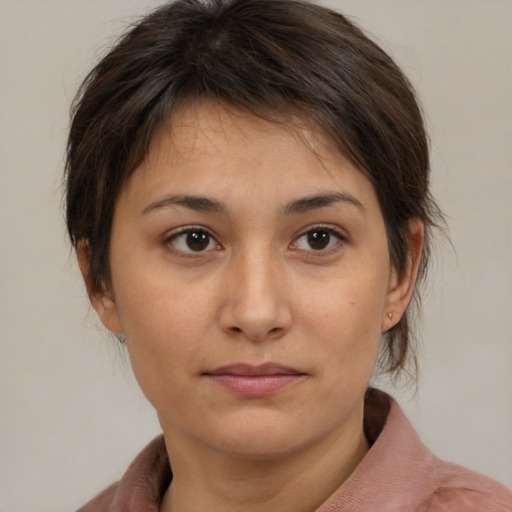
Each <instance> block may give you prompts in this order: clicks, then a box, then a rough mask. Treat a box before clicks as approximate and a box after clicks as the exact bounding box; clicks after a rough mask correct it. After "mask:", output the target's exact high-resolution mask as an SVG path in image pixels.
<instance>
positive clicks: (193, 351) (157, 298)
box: [117, 274, 214, 402]
mask: <svg viewBox="0 0 512 512" xmlns="http://www.w3.org/2000/svg"><path fill="white" fill-rule="evenodd" d="M131 275H132V276H134V274H131ZM164 282H165V283H166V284H162V283H164ZM128 284H129V286H126V285H128ZM187 290H188V288H187V287H186V286H182V285H180V284H177V283H172V281H171V283H169V280H167V281H164V280H163V279H156V278H154V277H153V278H152V277H151V276H141V277H140V278H139V276H137V277H135V276H134V277H133V279H131V280H130V282H129V283H123V282H120V283H119V285H118V287H117V293H118V296H119V303H118V311H119V317H120V320H121V324H122V325H123V328H124V333H125V336H126V340H127V347H128V351H129V354H130V360H131V363H132V367H133V371H134V373H135V376H136V378H137V380H138V382H139V384H140V386H141V388H142V390H143V391H144V392H145V393H146V395H148V398H149V399H150V401H152V402H153V401H154V399H155V397H154V396H150V395H153V394H154V392H155V390H156V393H158V390H159V389H169V388H171V386H170V383H171V381H172V389H176V390H178V389H179V381H180V376H182V375H184V373H185V370H188V371H194V369H195V368H200V367H201V361H202V359H203V358H204V353H205V350H206V346H205V345H207V340H208V339H209V336H208V332H209V330H210V329H211V326H212V324H213V322H212V316H213V314H214V312H213V309H212V304H213V302H214V301H213V300H212V299H211V296H210V295H209V294H208V293H207V292H206V291H203V293H202V294H201V295H199V296H198V295H197V294H195V293H187Z"/></svg>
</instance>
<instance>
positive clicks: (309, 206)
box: [284, 192, 366, 215]
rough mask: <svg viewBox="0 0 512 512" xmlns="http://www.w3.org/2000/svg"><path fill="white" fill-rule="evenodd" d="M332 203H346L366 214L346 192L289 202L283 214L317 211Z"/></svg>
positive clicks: (315, 195) (359, 202)
mask: <svg viewBox="0 0 512 512" xmlns="http://www.w3.org/2000/svg"><path fill="white" fill-rule="evenodd" d="M333 203H346V204H350V205H353V206H355V207H356V208H358V209H359V210H361V212H363V213H364V212H366V209H365V207H364V206H363V204H362V203H361V201H359V199H356V198H355V197H354V196H352V195H350V194H348V193H346V192H328V193H325V194H314V195H311V196H307V197H301V198H300V199H295V200H294V201H291V202H289V203H288V204H287V205H286V207H285V209H284V212H285V214H286V215H290V214H300V213H306V212H308V211H311V210H317V209H319V208H323V207H325V206H330V205H331V204H333Z"/></svg>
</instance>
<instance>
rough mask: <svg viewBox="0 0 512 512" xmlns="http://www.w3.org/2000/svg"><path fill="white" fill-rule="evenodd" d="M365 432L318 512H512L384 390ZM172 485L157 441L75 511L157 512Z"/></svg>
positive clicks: (373, 393) (369, 408)
mask: <svg viewBox="0 0 512 512" xmlns="http://www.w3.org/2000/svg"><path fill="white" fill-rule="evenodd" d="M365 433H366V436H367V437H368V439H369V441H370V444H371V445H372V447H371V449H370V451H369V452H368V453H367V455H366V457H365V458H364V459H363V460H362V462H361V463H360V464H359V466H358V467H357V468H356V470H355V471H354V472H353V473H352V475H351V476H350V478H349V479H348V480H346V481H345V482H344V483H343V485H341V487H339V489H338V490H337V491H336V492H335V493H334V494H332V495H331V496H330V497H329V498H328V499H327V501H326V502H325V503H324V504H323V505H322V506H321V507H320V508H318V509H317V510H316V511H315V512H363V511H364V512H512V491H511V490H510V489H507V488H506V487H505V486H503V485H501V484H499V483H498V482H495V481H494V480H491V479H490V478H487V477H485V476H482V475H479V474H478V473H475V472H473V471H470V470H469V469H466V468H463V467H461V466H458V465H456V464H452V463H450V462H445V461H443V460H441V459H439V458H437V457H436V456H435V455H433V454H432V453H431V452H430V451H429V450H428V449H427V448H426V447H425V446H424V445H423V444H422V443H421V441H420V439H419V438H418V435H417V434H416V432H415V431H414V429H413V427H412V425H411V424H410V423H409V421H408V420H407V418H406V417H405V415H404V413H403V412H402V410H401V409H400V407H399V406H398V404H397V403H396V402H395V401H394V400H393V399H392V398H391V397H389V396H388V395H386V394H385V393H383V392H381V391H377V390H370V391H369V392H368V393H367V400H366V404H365ZM171 479H172V473H171V468H170V466H169V459H168V458H167V452H166V449H165V444H164V440H163V437H162V436H160V437H157V438H156V439H154V440H153V441H152V442H151V443H150V444H149V445H148V446H147V447H146V448H145V449H144V450H143V451H142V452H141V453H140V454H139V456H138V457H137V458H136V459H135V460H134V461H133V462H132V464H131V465H130V467H129V468H128V470H127V471H126V473H125V474H124V476H123V477H122V479H121V480H120V481H119V482H117V483H115V484H113V485H111V486H110V487H109V488H107V489H106V490H105V491H103V492H102V493H101V494H99V495H98V496H97V497H96V498H94V499H93V500H92V501H91V502H89V503H88V504H87V505H85V506H84V507H83V508H81V509H80V510H79V511H78V512H158V509H159V503H160V498H161V496H162V495H163V493H164V492H165V490H166V488H167V486H168V485H169V483H170V481H171Z"/></svg>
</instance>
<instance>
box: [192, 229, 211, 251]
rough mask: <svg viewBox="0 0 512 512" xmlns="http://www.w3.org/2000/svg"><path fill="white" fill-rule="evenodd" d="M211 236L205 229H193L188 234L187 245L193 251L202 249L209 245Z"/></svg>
mask: <svg viewBox="0 0 512 512" xmlns="http://www.w3.org/2000/svg"><path fill="white" fill-rule="evenodd" d="M209 243H210V237H209V235H208V233H205V232H204V231H192V232H190V233H188V235H187V245H188V247H189V249H192V250H193V251H202V250H204V249H206V248H207V247H208V244H209Z"/></svg>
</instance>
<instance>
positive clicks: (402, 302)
mask: <svg viewBox="0 0 512 512" xmlns="http://www.w3.org/2000/svg"><path fill="white" fill-rule="evenodd" d="M424 237H425V228H424V224H423V222H422V221H421V220H420V219H416V218H415V219H411V220H410V221H409V222H408V225H407V233H406V239H407V246H408V257H407V266H406V268H405V269H404V272H403V273H402V274H401V275H398V273H397V271H396V270H394V269H393V270H392V272H391V278H390V286H389V291H388V296H387V301H386V308H385V314H384V318H383V319H382V332H386V331H389V329H391V328H392V327H394V326H395V325H396V324H397V323H398V322H399V321H400V319H401V318H402V315H403V314H404V311H405V309H406V308H407V306H408V305H409V302H410V301H411V298H412V296H413V293H414V288H415V286H416V280H417V278H418V269H419V264H420V260H421V252H422V249H423V241H424Z"/></svg>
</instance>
